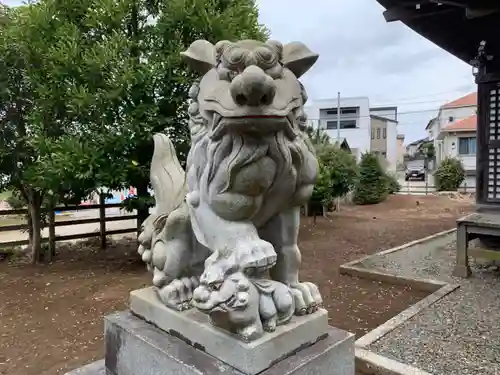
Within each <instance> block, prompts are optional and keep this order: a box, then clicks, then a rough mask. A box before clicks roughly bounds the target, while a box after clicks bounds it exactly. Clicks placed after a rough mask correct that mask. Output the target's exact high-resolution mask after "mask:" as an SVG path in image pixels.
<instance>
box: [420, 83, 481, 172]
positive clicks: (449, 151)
mask: <svg viewBox="0 0 500 375" xmlns="http://www.w3.org/2000/svg"><path fill="white" fill-rule="evenodd" d="M476 112H477V93H476V92H473V93H471V94H468V95H465V96H463V97H461V98H459V99H457V100H454V101H452V102H450V103H447V104H445V105H443V106H442V107H441V108H439V113H438V115H437V117H436V118H435V119H433V120H431V121H430V122H429V124H428V125H427V127H426V130H427V132H428V134H429V140H432V141H434V148H435V150H436V166H439V164H440V162H441V161H442V160H443V159H444V158H446V157H459V158H461V159H462V160H463V162H464V166H465V167H466V169H468V170H473V171H475V169H476V161H475V160H476V159H475V153H476V147H475V142H476V136H475V132H476V130H475V129H476V125H475V123H476V119H475V115H476ZM465 120H466V122H465V123H461V122H462V121H465ZM471 124H474V126H473V128H471ZM464 126H465V128H466V129H468V130H469V133H470V131H472V133H473V134H472V135H471V134H467V132H465V133H464V132H463V131H462V130H459V131H458V132H453V131H451V130H450V129H457V130H458V129H462V128H463V127H464ZM457 134H460V135H457ZM454 137H456V138H454ZM458 138H467V139H469V140H468V141H467V142H473V143H474V148H473V151H470V152H471V153H470V154H469V155H464V154H460V153H459V150H458V143H461V144H462V145H464V144H465V143H464V142H466V141H465V140H462V141H460V140H459V139H458ZM462 147H465V146H462ZM463 150H464V149H463ZM471 150H472V147H471ZM472 152H473V153H472ZM472 159H473V160H474V162H472Z"/></svg>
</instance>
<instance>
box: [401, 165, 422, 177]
mask: <svg viewBox="0 0 500 375" xmlns="http://www.w3.org/2000/svg"><path fill="white" fill-rule="evenodd" d="M410 179H417V180H422V181H425V167H424V166H423V165H415V166H409V167H407V168H406V172H405V181H409V180H410Z"/></svg>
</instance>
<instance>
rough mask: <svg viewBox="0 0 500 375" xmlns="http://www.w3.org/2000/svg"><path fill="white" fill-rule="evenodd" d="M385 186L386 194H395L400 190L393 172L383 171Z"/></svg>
mask: <svg viewBox="0 0 500 375" xmlns="http://www.w3.org/2000/svg"><path fill="white" fill-rule="evenodd" d="M385 186H386V190H387V193H388V194H395V193H397V192H398V191H400V190H401V184H400V183H399V181H398V178H397V176H396V175H395V174H392V173H389V172H386V173H385Z"/></svg>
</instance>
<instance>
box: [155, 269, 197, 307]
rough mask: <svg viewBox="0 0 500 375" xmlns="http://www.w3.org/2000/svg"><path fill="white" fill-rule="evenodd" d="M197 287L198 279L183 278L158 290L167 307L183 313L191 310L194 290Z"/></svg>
mask: <svg viewBox="0 0 500 375" xmlns="http://www.w3.org/2000/svg"><path fill="white" fill-rule="evenodd" d="M197 287H198V278H197V277H194V276H193V277H183V278H180V279H175V280H172V281H171V282H170V283H169V284H168V285H167V286H165V287H163V288H160V289H158V296H159V297H160V300H161V301H162V302H163V303H164V304H165V305H166V306H168V307H170V308H172V309H175V310H178V311H183V310H187V309H190V308H191V299H192V297H193V290H194V289H195V288H197Z"/></svg>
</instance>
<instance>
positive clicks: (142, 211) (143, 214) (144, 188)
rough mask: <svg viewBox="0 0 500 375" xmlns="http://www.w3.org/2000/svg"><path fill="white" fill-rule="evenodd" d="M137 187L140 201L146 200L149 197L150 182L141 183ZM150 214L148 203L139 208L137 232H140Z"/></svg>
mask: <svg viewBox="0 0 500 375" xmlns="http://www.w3.org/2000/svg"><path fill="white" fill-rule="evenodd" d="M136 188H137V197H138V198H139V200H140V201H142V202H144V201H145V200H146V199H147V198H148V197H149V192H148V184H147V182H146V183H141V184H139V186H137V187H136ZM148 216H149V207H148V206H147V205H144V206H142V205H141V206H140V207H139V208H138V209H137V232H138V233H139V231H140V229H141V225H142V223H143V222H144V220H146V219H147V218H148Z"/></svg>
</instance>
